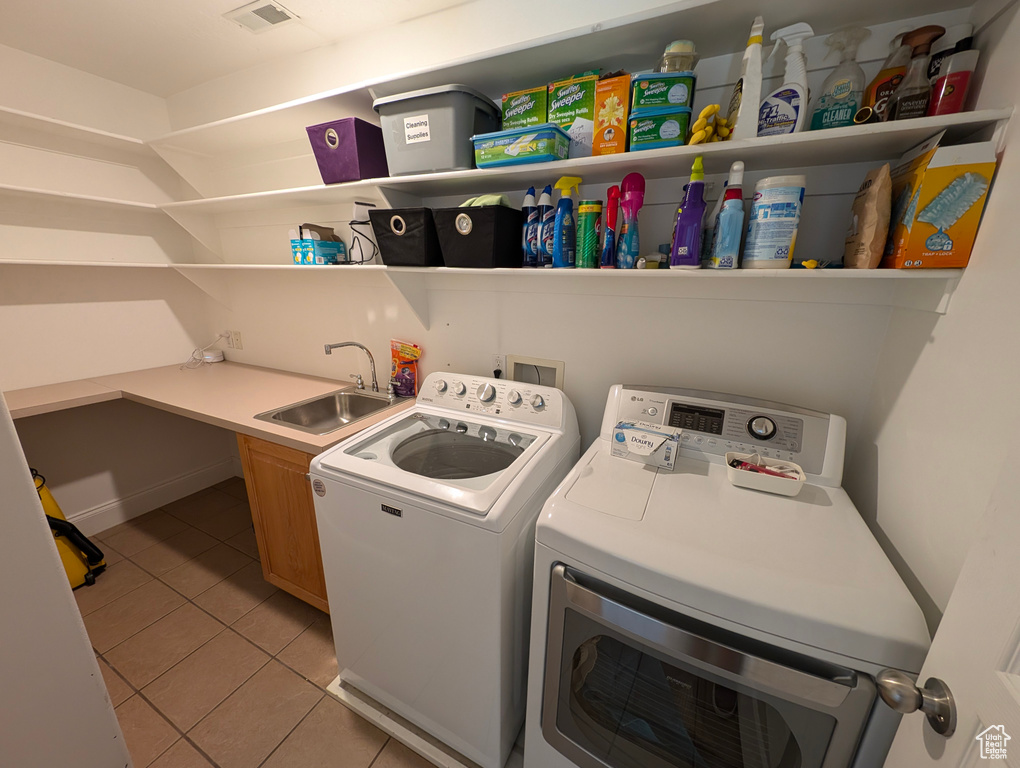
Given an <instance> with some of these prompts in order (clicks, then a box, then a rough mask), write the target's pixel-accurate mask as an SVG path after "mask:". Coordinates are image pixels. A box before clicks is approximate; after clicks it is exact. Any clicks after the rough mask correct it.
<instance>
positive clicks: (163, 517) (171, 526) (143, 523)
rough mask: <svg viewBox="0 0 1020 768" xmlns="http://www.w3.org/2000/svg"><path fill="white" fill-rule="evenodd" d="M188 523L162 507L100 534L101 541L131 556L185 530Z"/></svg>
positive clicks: (125, 555) (126, 555)
mask: <svg viewBox="0 0 1020 768" xmlns="http://www.w3.org/2000/svg"><path fill="white" fill-rule="evenodd" d="M186 528H187V525H185V524H184V523H182V522H181V521H180V520H178V519H177V518H176V517H173V516H171V515H168V514H167V513H166V512H164V511H163V510H161V509H157V510H155V511H154V512H149V513H148V514H146V515H141V516H140V517H136V518H134V519H132V520H128V521H127V522H126V523H121V524H120V525H118V526H116V528H111V529H110V530H108V531H104V532H103V533H101V534H99V538H100V540H101V541H103V542H105V543H107V544H109V545H110V546H111V547H113V548H114V549H116V550H117V551H118V552H120V553H121V554H122V555H124V557H131V556H132V555H133V554H135V553H137V552H141V551H142V550H143V549H146V548H147V547H151V546H152V545H153V544H156V543H158V542H160V541H163V540H164V539H169V538H170V537H171V536H173V535H174V534H176V533H180V532H181V531H183V530H185V529H186Z"/></svg>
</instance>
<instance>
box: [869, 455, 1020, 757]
mask: <svg viewBox="0 0 1020 768" xmlns="http://www.w3.org/2000/svg"><path fill="white" fill-rule="evenodd" d="M1018 502H1020V472H1018V471H1017V469H1016V467H1014V466H1013V463H1012V461H1010V460H1009V459H1007V460H1006V462H1004V466H1003V469H1002V472H1001V473H1000V475H999V479H998V481H997V483H996V487H995V489H994V491H993V493H992V497H991V501H990V502H989V505H988V509H987V511H986V513H985V517H984V520H983V522H982V531H981V534H980V536H979V537H978V539H977V540H976V541H975V543H974V546H973V547H972V548H971V550H970V553H969V554H968V555H967V559H966V561H965V562H964V566H963V570H962V571H961V572H960V578H959V580H958V581H957V583H956V587H955V588H954V590H953V594H952V596H951V597H950V598H949V604H948V605H947V606H946V612H945V616H944V617H943V619H942V623H941V624H940V625H939V628H938V631H937V632H936V633H935V639H934V640H933V642H932V645H931V651H930V652H929V653H928V658H927V659H926V660H925V663H924V667H923V669H922V670H921V674H920V675H919V677H918V681H919V683H922V684H923V682H924V681H925V680H927V679H928V678H929V677H937V678H939V679H941V680H943V681H944V682H945V683H946V685H947V686H948V687H949V689H950V691H951V692H952V694H953V696H954V697H955V699H956V710H957V726H956V733H955V734H954V735H953V736H951V737H950V738H948V739H946V738H943V737H942V736H939V735H938V734H936V733H935V732H934V731H933V730H932V728H931V727H930V726H929V725H928V723H927V721H926V718H925V717H924V716H923V715H922V714H921V713H920V712H915V713H914V714H910V715H904V716H903V721H902V723H901V724H900V728H899V731H898V732H897V734H896V739H895V741H894V742H893V745H892V749H891V750H890V752H889V757H888V759H887V760H886V763H885V765H886V768H922V767H923V766H929V765H939V766H946V767H947V768H949V767H950V766H951V767H952V768H956V766H967V768H981V767H982V766H985V765H989V766H992V765H996V766H1020V513H1018V511H1020V510H1018ZM1003 751H1004V752H1005V757H1002V756H1001V755H1002V752H1003Z"/></svg>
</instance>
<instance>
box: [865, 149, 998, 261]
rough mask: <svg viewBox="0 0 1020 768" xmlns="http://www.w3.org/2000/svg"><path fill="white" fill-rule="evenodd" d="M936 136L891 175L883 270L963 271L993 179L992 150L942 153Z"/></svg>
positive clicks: (904, 157)
mask: <svg viewBox="0 0 1020 768" xmlns="http://www.w3.org/2000/svg"><path fill="white" fill-rule="evenodd" d="M942 135H943V134H941V133H940V134H938V135H936V136H933V137H932V138H930V139H928V140H927V141H925V142H923V143H922V144H919V145H917V146H916V147H914V148H913V149H912V150H910V151H909V152H907V154H905V155H904V156H903V157H902V158H901V159H900V161H899V163H897V164H896V166H895V167H894V168H893V169H892V184H893V188H892V216H891V218H890V220H889V240H888V241H887V243H886V246H885V256H884V257H883V258H882V263H881V265H880V266H882V267H893V268H896V269H900V268H907V269H939V268H950V267H965V266H967V262H968V261H969V260H970V252H971V249H972V248H973V247H974V239H975V238H976V237H977V230H978V224H979V223H980V221H981V212H982V210H984V207H985V199H986V198H987V196H988V187H989V186H990V185H991V183H992V175H993V174H994V173H995V162H996V161H995V145H994V143H993V142H990V141H985V142H979V143H976V144H960V145H958V146H954V147H940V146H939V141H940V140H941V139H942Z"/></svg>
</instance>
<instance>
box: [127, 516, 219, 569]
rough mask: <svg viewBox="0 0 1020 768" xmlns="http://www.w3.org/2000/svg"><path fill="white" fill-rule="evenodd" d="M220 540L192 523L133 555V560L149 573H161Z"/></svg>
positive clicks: (209, 547)
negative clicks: (193, 526) (194, 526)
mask: <svg viewBox="0 0 1020 768" xmlns="http://www.w3.org/2000/svg"><path fill="white" fill-rule="evenodd" d="M218 543H219V542H218V541H217V540H216V539H214V538H213V537H212V536H210V535H209V534H208V533H203V532H202V531H200V530H198V528H192V527H191V526H190V525H189V526H187V528H186V529H185V530H183V531H181V532H180V533H178V534H176V535H175V536H171V537H170V538H169V539H167V540H166V541H161V542H159V543H158V544H154V545H152V546H151V547H149V548H147V549H143V550H142V551H141V552H138V553H137V554H134V555H132V556H131V561H132V562H133V563H135V564H136V565H140V566H141V567H142V568H144V569H145V570H147V571H148V572H149V573H153V574H156V575H157V576H159V575H160V574H163V573H166V572H167V571H169V570H172V569H174V568H176V567H177V566H178V565H183V564H184V563H186V562H188V560H190V559H191V558H193V557H195V556H197V555H200V554H202V553H203V552H205V551H206V550H209V549H212V548H213V547H215V546H216V544H218Z"/></svg>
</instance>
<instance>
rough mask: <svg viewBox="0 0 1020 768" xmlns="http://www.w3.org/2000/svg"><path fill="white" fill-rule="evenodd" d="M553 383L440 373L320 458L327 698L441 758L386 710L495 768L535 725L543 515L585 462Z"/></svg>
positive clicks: (315, 478) (317, 486)
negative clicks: (330, 646)
mask: <svg viewBox="0 0 1020 768" xmlns="http://www.w3.org/2000/svg"><path fill="white" fill-rule="evenodd" d="M579 440H580V438H579V435H578V430H577V417H576V415H575V413H574V408H573V406H572V405H571V403H570V401H569V400H568V399H567V398H566V396H565V395H564V394H563V393H562V392H561V391H559V390H557V389H553V388H551V387H541V386H533V385H530V384H522V383H518V382H513V381H505V380H497V379H488V378H482V377H478V376H468V375H459V374H441V375H440V374H431V375H430V376H429V377H428V378H426V380H425V382H424V384H423V385H422V388H421V392H420V394H419V395H418V398H417V401H416V403H415V405H414V406H412V407H411V408H410V409H408V410H407V411H404V412H402V413H400V414H399V415H396V416H394V417H392V418H391V419H388V420H386V421H383V422H380V423H379V424H378V425H376V426H374V427H370V428H369V429H367V430H365V431H364V432H361V433H359V434H357V435H355V436H354V437H352V438H350V439H348V440H346V441H345V442H342V443H340V444H339V445H337V446H335V447H333V448H331V449H330V450H328V451H326V452H325V453H323V454H321V455H320V456H318V457H316V458H315V460H314V461H313V462H312V467H311V476H312V488H313V491H314V498H315V514H316V520H317V523H318V529H319V543H320V546H321V549H322V561H323V568H324V570H325V575H326V590H327V594H328V598H329V608H330V617H331V620H332V625H333V637H334V640H335V643H336V656H337V662H338V664H339V668H340V674H339V677H338V678H337V680H336V681H334V685H333V686H331V691H333V692H334V693H335V694H337V695H338V696H340V697H341V698H344V696H345V695H346V694H344V691H350V689H351V687H353V689H354V693H353V694H351V695H348V696H347V698H346V699H345V701H347V702H348V703H349V704H352V705H353V706H355V708H359V707H362V706H364V701H363V699H361V698H358V697H357V695H356V694H357V692H361V693H363V694H367V695H368V697H370V698H371V699H374V700H375V702H377V703H378V704H379V705H381V706H382V708H383V709H377V711H375V712H368V713H366V714H368V715H369V716H370V717H371V718H372V719H373V720H375V721H376V722H377V723H379V724H381V725H383V727H384V728H386V730H388V731H390V733H392V734H394V735H396V736H397V737H398V738H402V739H404V740H405V741H406V742H407V743H408V744H409V745H410V746H412V747H413V748H415V749H416V750H418V751H419V752H420V753H421V754H424V755H425V756H426V757H430V758H431V759H433V760H440V759H441V760H442V761H446V760H447V758H446V757H443V756H440V755H436V754H433V753H431V752H429V751H428V746H427V744H425V743H424V742H422V741H421V740H420V739H417V738H416V737H415V736H414V731H413V729H407V728H406V727H405V726H404V725H402V724H401V723H400V721H399V720H397V719H395V718H390V717H389V716H388V713H387V711H386V710H389V711H391V712H393V713H395V714H396V715H398V716H400V718H404V719H405V720H407V721H410V723H412V724H413V725H415V726H418V727H419V728H421V729H423V730H425V731H426V732H427V733H429V734H431V735H432V736H433V737H434V738H436V739H438V740H439V741H441V742H443V743H445V744H446V745H448V746H449V747H452V748H453V749H454V750H456V751H457V752H459V753H461V754H462V755H463V756H465V757H467V758H469V759H470V760H472V761H474V762H476V763H478V764H479V765H481V766H483V767H484V768H502V766H503V765H504V763H505V762H506V760H507V756H508V755H509V753H510V749H511V748H512V746H513V743H514V740H515V738H516V736H517V734H518V732H519V731H520V728H521V724H522V722H523V719H524V706H525V684H526V672H525V670H526V664H527V648H528V624H529V619H530V608H531V586H532V585H531V575H532V566H533V556H534V530H535V519H536V517H537V516H538V513H539V510H540V509H541V507H542V503H543V502H544V501H545V500H546V498H548V496H549V494H550V493H551V492H552V491H553V489H554V488H555V487H556V485H557V484H558V483H559V482H560V480H562V479H563V477H564V475H566V473H567V472H568V471H569V470H570V468H571V467H572V466H573V465H574V463H575V462H576V461H577V457H578V453H579Z"/></svg>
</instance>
